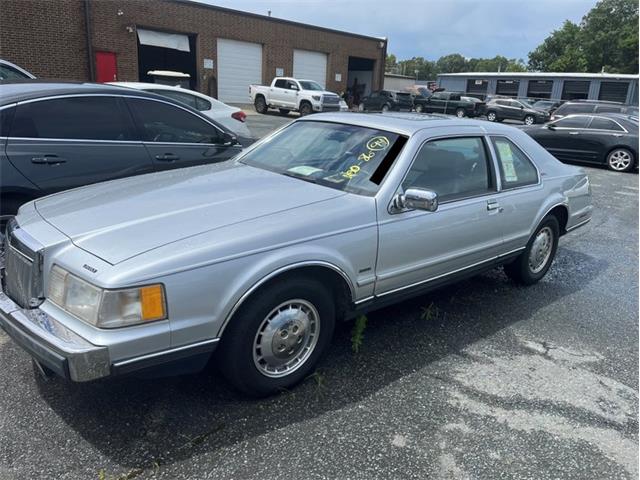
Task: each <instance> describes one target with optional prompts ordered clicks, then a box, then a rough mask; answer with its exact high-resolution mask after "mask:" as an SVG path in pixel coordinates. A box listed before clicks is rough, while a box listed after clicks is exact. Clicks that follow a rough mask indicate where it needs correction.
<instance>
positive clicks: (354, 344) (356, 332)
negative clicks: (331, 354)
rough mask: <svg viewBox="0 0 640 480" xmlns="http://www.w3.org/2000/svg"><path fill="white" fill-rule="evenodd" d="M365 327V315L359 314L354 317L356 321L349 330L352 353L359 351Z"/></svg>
mask: <svg viewBox="0 0 640 480" xmlns="http://www.w3.org/2000/svg"><path fill="white" fill-rule="evenodd" d="M365 328H367V316H366V315H360V316H359V317H358V318H356V323H355V324H354V325H353V330H351V350H353V353H358V352H360V348H361V347H362V342H363V341H364V329H365Z"/></svg>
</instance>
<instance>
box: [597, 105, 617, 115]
mask: <svg viewBox="0 0 640 480" xmlns="http://www.w3.org/2000/svg"><path fill="white" fill-rule="evenodd" d="M595 111H596V112H598V113H605V112H611V113H620V112H621V111H622V107H618V106H616V105H596V109H595Z"/></svg>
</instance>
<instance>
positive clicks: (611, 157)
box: [607, 147, 636, 172]
mask: <svg viewBox="0 0 640 480" xmlns="http://www.w3.org/2000/svg"><path fill="white" fill-rule="evenodd" d="M635 164H636V162H635V158H634V156H633V152H631V150H629V149H627V148H622V147H617V148H614V149H613V150H611V151H610V152H609V153H608V154H607V167H609V169H610V170H613V171H614V172H628V171H630V170H632V169H633V167H634V166H635Z"/></svg>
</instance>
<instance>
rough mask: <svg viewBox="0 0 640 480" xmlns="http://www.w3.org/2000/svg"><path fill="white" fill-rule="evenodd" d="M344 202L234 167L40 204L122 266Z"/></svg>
mask: <svg viewBox="0 0 640 480" xmlns="http://www.w3.org/2000/svg"><path fill="white" fill-rule="evenodd" d="M341 195H345V193H344V192H341V191H339V190H333V189H331V188H328V187H323V186H319V185H314V184H311V183H308V182H305V181H303V180H300V179H296V178H291V177H287V176H284V175H280V174H277V173H272V172H269V171H266V170H261V169H258V168H254V167H250V166H246V165H242V164H239V163H236V162H234V161H230V162H224V163H219V164H215V165H206V166H202V167H192V168H183V169H177V170H171V171H168V172H162V173H155V174H149V175H142V176H138V177H131V178H125V179H122V180H116V181H111V182H105V183H100V184H96V185H92V186H89V187H83V188H79V189H75V190H70V191H68V192H63V193H59V194H54V195H51V196H48V197H44V198H42V199H39V200H37V201H36V202H35V208H36V209H37V211H38V213H39V214H40V215H41V216H42V218H43V219H44V220H45V221H47V222H48V223H49V224H51V225H53V226H54V227H55V228H57V229H58V230H59V231H60V232H62V233H63V234H65V235H66V236H67V237H69V238H70V239H71V241H72V242H73V243H74V244H75V245H76V246H78V247H80V248H82V249H84V250H86V251H88V252H89V253H91V254H93V255H96V256H97V257H99V258H101V259H103V260H105V261H106V262H109V263H111V264H117V263H120V262H122V261H124V260H127V259H129V258H131V257H134V256H136V255H139V254H141V253H144V252H147V251H149V250H152V249H154V248H158V247H161V246H164V245H167V244H170V243H173V242H176V241H178V240H182V239H185V238H187V237H191V236H194V235H198V234H201V233H204V232H208V231H211V230H215V229H218V228H222V227H226V226H229V225H232V224H237V223H241V222H247V221H250V220H252V219H256V218H258V217H263V216H266V215H271V214H275V213H278V212H283V211H286V210H291V209H295V208H298V207H302V206H304V205H308V204H311V203H315V202H322V201H324V200H328V199H330V198H335V197H337V196H341Z"/></svg>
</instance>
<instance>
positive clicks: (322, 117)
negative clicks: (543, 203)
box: [296, 112, 517, 136]
mask: <svg viewBox="0 0 640 480" xmlns="http://www.w3.org/2000/svg"><path fill="white" fill-rule="evenodd" d="M296 121H298V122H300V121H325V122H335V123H345V124H348V125H357V126H360V127H366V128H374V129H377V130H384V131H387V132H394V133H398V134H401V135H408V136H411V135H413V134H415V133H417V132H419V131H420V130H425V129H427V128H436V127H475V128H480V129H482V130H484V131H485V132H486V133H506V132H511V131H513V130H517V129H514V127H510V126H508V125H502V124H499V123H492V122H488V121H484V120H475V119H471V118H458V117H455V116H450V115H441V114H437V113H435V114H424V113H404V112H387V113H355V112H335V113H334V112H331V113H316V114H313V115H308V116H305V117H302V118H300V119H298V120H296Z"/></svg>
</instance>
